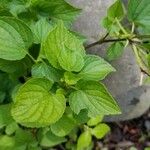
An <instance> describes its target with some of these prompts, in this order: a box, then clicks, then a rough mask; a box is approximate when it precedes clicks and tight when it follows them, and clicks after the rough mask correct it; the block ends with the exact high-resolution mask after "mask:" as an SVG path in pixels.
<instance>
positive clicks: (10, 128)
mask: <svg viewBox="0 0 150 150" xmlns="http://www.w3.org/2000/svg"><path fill="white" fill-rule="evenodd" d="M17 129H18V125H17V123H16V122H12V123H10V124H9V125H8V126H7V127H6V129H5V132H6V134H7V135H11V134H13V133H14V132H15V131H16V130H17Z"/></svg>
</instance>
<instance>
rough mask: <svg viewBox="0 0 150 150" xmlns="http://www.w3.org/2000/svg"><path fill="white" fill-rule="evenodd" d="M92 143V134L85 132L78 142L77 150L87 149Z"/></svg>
mask: <svg viewBox="0 0 150 150" xmlns="http://www.w3.org/2000/svg"><path fill="white" fill-rule="evenodd" d="M91 142H92V136H91V133H90V132H89V131H88V130H87V131H85V132H83V133H82V134H81V135H80V136H79V139H78V141H77V150H83V149H87V148H88V147H89V146H90V144H91Z"/></svg>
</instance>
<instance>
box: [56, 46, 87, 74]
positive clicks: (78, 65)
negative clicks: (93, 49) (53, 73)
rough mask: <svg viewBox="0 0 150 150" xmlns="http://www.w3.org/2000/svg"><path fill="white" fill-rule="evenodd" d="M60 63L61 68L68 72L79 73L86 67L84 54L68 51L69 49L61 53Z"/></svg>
mask: <svg viewBox="0 0 150 150" xmlns="http://www.w3.org/2000/svg"><path fill="white" fill-rule="evenodd" d="M58 61H59V64H60V66H61V67H62V68H63V69H65V70H67V71H75V72H79V71H80V70H81V69H82V67H83V66H84V58H83V56H82V54H80V53H79V52H76V51H75V50H71V49H68V48H67V47H65V48H64V49H62V51H61V52H60V56H59V58H58Z"/></svg>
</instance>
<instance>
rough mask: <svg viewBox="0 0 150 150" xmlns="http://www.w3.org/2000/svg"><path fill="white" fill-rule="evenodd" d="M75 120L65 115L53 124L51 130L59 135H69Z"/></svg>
mask: <svg viewBox="0 0 150 150" xmlns="http://www.w3.org/2000/svg"><path fill="white" fill-rule="evenodd" d="M75 125H76V123H75V121H74V120H73V119H72V118H71V117H68V116H65V115H64V116H63V117H62V118H61V119H59V120H58V121H57V122H56V123H55V124H52V125H51V131H52V133H54V134H55V135H57V136H60V137H63V136H66V135H68V134H69V133H70V132H71V130H72V129H73V128H74V127H75Z"/></svg>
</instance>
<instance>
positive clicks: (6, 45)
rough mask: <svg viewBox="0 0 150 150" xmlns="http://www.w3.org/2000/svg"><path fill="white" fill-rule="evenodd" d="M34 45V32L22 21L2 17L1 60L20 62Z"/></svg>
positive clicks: (0, 34)
mask: <svg viewBox="0 0 150 150" xmlns="http://www.w3.org/2000/svg"><path fill="white" fill-rule="evenodd" d="M31 44H32V32H31V31H30V29H29V28H28V27H27V26H26V25H25V24H24V23H23V22H21V21H19V20H17V19H15V18H11V17H0V58H2V59H6V60H20V59H22V58H24V57H25V55H26V54H27V53H28V48H29V47H30V46H31Z"/></svg>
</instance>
